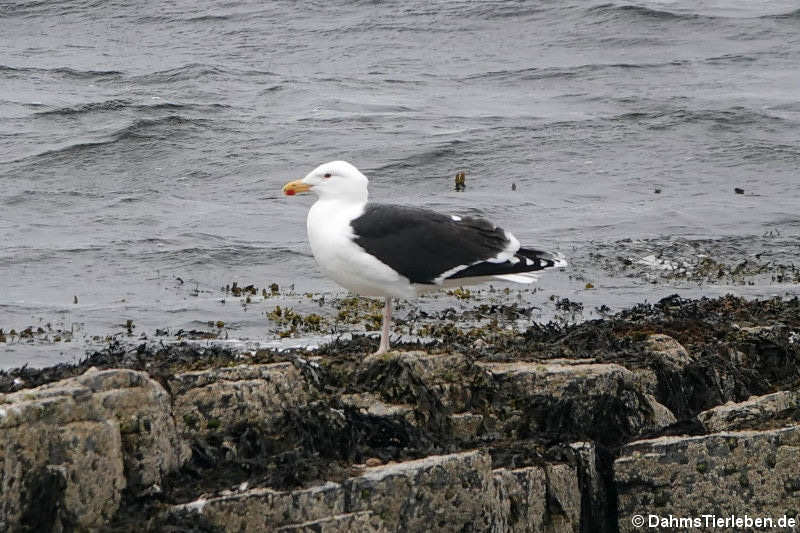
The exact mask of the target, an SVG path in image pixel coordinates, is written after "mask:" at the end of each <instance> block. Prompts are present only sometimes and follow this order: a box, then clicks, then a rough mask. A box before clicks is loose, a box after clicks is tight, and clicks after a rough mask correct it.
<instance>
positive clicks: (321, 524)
mask: <svg viewBox="0 0 800 533" xmlns="http://www.w3.org/2000/svg"><path fill="white" fill-rule="evenodd" d="M276 531H277V532H278V533H351V532H359V533H386V532H387V531H388V530H387V529H386V526H385V525H384V523H383V520H381V519H380V518H379V517H377V516H375V514H374V513H372V512H370V511H362V512H360V513H347V514H340V515H336V516H331V517H328V518H321V519H319V520H312V521H310V522H304V523H302V524H292V525H289V526H283V527H280V528H278V529H277V530H276Z"/></svg>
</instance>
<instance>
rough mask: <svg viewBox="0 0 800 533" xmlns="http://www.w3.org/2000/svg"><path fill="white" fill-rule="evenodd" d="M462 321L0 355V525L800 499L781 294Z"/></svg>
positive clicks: (408, 523)
mask: <svg viewBox="0 0 800 533" xmlns="http://www.w3.org/2000/svg"><path fill="white" fill-rule="evenodd" d="M480 312H483V311H481V310H477V311H476V313H480ZM503 313H512V314H513V311H510V310H509V309H505V310H503ZM522 316H524V313H523V315H522ZM454 324H455V325H454V326H453V327H448V328H444V329H442V330H441V331H440V333H441V335H440V336H438V337H437V338H436V340H435V341H433V342H430V343H426V344H424V345H423V344H421V343H419V342H416V343H414V344H410V345H400V346H397V350H396V351H394V352H391V353H389V354H386V355H383V356H378V357H376V356H371V355H368V354H369V353H370V352H371V351H373V350H374V348H375V341H374V340H373V339H370V338H366V337H359V336H355V337H353V338H352V339H350V340H341V339H340V340H338V341H336V342H333V343H331V344H328V345H326V346H323V347H322V348H320V349H319V350H317V351H316V352H315V353H309V352H308V351H305V350H303V351H291V350H288V351H283V352H276V351H269V350H259V351H254V352H237V351H234V350H228V349H225V348H221V347H219V346H212V345H209V346H200V345H197V344H172V345H166V344H165V345H160V344H159V345H148V344H142V345H140V346H126V345H122V344H116V343H115V344H112V345H110V346H109V347H108V348H107V349H105V350H103V351H100V352H96V353H94V354H92V355H90V356H89V357H87V359H86V360H85V361H82V362H81V363H78V364H76V365H60V366H57V367H51V368H48V369H42V370H37V369H29V368H23V369H18V370H14V371H9V372H2V373H0V426H1V427H2V429H3V431H2V432H0V447H2V454H0V461H2V465H0V530H4V529H5V530H9V531H32V530H36V531H58V530H65V529H69V528H77V529H91V528H99V529H103V528H105V529H109V530H116V531H133V530H137V531H141V530H146V531H270V530H271V531H277V530H279V531H330V532H336V531H414V530H438V531H603V532H605V531H617V530H627V529H626V528H629V527H630V524H631V521H630V519H631V515H632V514H636V513H641V512H643V511H649V512H654V513H663V514H669V513H673V514H677V513H691V512H693V511H695V510H699V509H700V507H698V505H700V503H702V504H703V505H704V506H712V507H713V508H714V509H718V510H720V511H725V512H729V511H730V512H733V511H735V512H736V513H740V514H741V513H743V512H748V511H750V512H752V513H756V512H757V513H760V514H764V515H770V514H773V515H775V516H778V515H782V514H786V513H791V512H794V513H795V514H796V513H797V512H798V509H797V506H796V505H794V506H793V505H792V504H791V502H792V501H797V497H798V495H799V494H800V492H798V491H799V490H800V489H798V487H800V481H798V480H800V473H798V472H797V466H796V465H797V464H800V461H799V460H800V457H798V456H797V453H798V452H797V450H798V449H800V444H798V437H797V435H798V433H797V431H798V427H799V426H798V403H797V394H798V386H800V302H798V300H797V299H796V298H795V299H791V300H787V299H772V300H761V301H747V300H743V299H740V298H735V297H725V298H718V299H702V300H682V299H680V298H678V297H670V298H666V299H664V300H662V301H660V302H658V303H657V304H654V305H640V306H636V307H634V308H632V309H629V310H626V311H623V312H621V313H618V314H616V315H613V316H608V317H606V318H604V319H598V320H593V321H587V322H581V323H578V324H569V323H566V322H551V323H549V324H536V323H530V325H529V326H528V327H527V329H524V330H522V331H511V332H509V331H505V332H504V331H501V330H502V328H485V327H483V326H481V327H480V328H478V329H469V328H468V327H466V326H463V325H461V324H460V323H459V322H458V321H457V320H456V321H455V322H454ZM478 341H480V342H478ZM693 506H694V507H693ZM695 507H696V508H695ZM59 528H61V529H59Z"/></svg>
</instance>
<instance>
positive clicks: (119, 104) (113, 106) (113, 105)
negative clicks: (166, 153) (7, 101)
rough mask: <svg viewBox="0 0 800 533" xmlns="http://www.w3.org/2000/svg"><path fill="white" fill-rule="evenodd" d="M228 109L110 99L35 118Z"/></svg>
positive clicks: (39, 115)
mask: <svg viewBox="0 0 800 533" xmlns="http://www.w3.org/2000/svg"><path fill="white" fill-rule="evenodd" d="M228 108H230V106H229V105H226V104H217V103H212V104H200V103H177V102H157V103H141V102H134V101H132V100H124V99H111V100H103V101H100V102H87V103H84V104H76V105H72V106H64V107H56V108H52V109H46V110H44V111H37V112H36V113H35V115H36V116H37V117H57V116H74V115H85V114H90V113H97V112H101V113H102V112H106V111H120V110H125V109H131V110H135V111H163V110H166V111H189V110H191V111H203V112H207V111H212V112H213V111H218V110H222V109H228Z"/></svg>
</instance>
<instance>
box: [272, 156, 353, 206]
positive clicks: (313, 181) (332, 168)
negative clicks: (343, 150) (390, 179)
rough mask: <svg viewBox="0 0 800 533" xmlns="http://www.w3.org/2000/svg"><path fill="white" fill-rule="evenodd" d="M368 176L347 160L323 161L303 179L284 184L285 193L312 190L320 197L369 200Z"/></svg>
mask: <svg viewBox="0 0 800 533" xmlns="http://www.w3.org/2000/svg"><path fill="white" fill-rule="evenodd" d="M368 183H369V181H368V180H367V177H366V176H365V175H364V174H362V173H361V172H360V171H359V170H358V169H357V168H356V167H354V166H353V165H351V164H350V163H348V162H347V161H331V162H329V163H323V164H321V165H320V166H318V167H317V168H315V169H314V170H312V171H311V172H309V173H308V174H307V175H306V177H305V178H303V179H301V180H296V181H291V182H289V183H287V184H286V185H284V186H283V193H284V194H285V195H287V196H292V195H295V194H297V193H301V192H306V191H311V192H313V193H315V194H316V195H317V196H319V197H320V199H336V200H349V201H354V202H366V201H367V184H368Z"/></svg>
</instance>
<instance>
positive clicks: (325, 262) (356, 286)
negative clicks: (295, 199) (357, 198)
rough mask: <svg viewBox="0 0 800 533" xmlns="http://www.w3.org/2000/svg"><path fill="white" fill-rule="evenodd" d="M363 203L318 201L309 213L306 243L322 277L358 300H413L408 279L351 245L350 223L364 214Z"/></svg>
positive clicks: (412, 292)
mask: <svg viewBox="0 0 800 533" xmlns="http://www.w3.org/2000/svg"><path fill="white" fill-rule="evenodd" d="M364 205H365V204H364V203H353V202H342V201H337V200H318V201H317V202H316V203H315V204H314V205H313V206H311V209H310V210H309V211H308V219H307V226H308V241H309V243H310V244H311V251H312V253H313V254H314V258H315V259H316V260H317V264H319V266H320V268H321V269H322V271H323V273H324V274H325V275H326V276H328V277H330V278H331V279H333V280H334V281H335V282H336V283H338V284H339V285H341V286H342V287H344V288H346V289H349V290H351V291H353V292H355V293H356V294H359V295H361V296H397V297H400V298H410V297H413V296H416V290H415V289H414V286H413V285H412V284H411V283H410V282H409V280H408V278H406V277H405V276H402V275H400V274H398V273H397V272H396V271H394V270H393V269H391V268H390V267H389V266H388V265H386V264H385V263H383V262H382V261H380V260H379V259H378V258H376V257H374V256H372V255H370V254H368V253H366V252H365V251H364V249H363V248H361V247H360V246H358V245H357V244H356V243H355V242H354V241H353V239H354V237H355V236H354V235H353V228H352V226H351V225H350V221H352V220H353V219H355V218H357V217H359V216H361V215H362V214H363V213H364Z"/></svg>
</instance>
